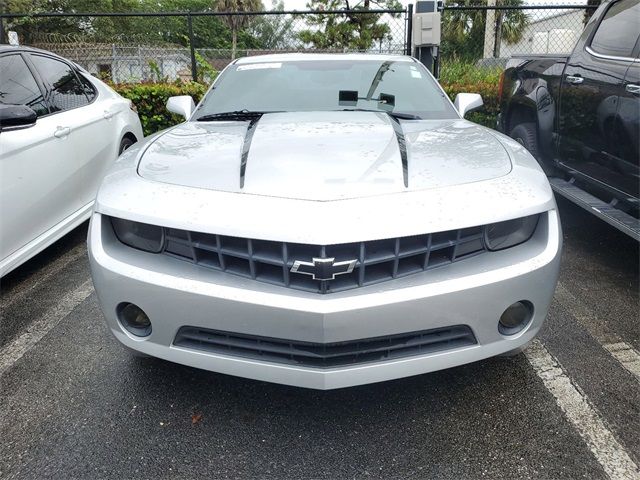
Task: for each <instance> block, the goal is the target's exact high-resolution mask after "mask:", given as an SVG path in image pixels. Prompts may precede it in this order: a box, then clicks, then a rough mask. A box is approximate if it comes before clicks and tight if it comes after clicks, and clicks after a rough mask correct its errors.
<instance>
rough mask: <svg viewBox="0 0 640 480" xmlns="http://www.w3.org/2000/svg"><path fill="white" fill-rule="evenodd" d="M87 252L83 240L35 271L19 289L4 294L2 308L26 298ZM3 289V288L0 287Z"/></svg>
mask: <svg viewBox="0 0 640 480" xmlns="http://www.w3.org/2000/svg"><path fill="white" fill-rule="evenodd" d="M86 254H87V247H86V244H85V243H84V242H83V243H81V244H80V245H76V246H75V247H73V248H72V249H71V250H69V251H68V252H66V253H64V254H63V255H61V256H59V257H57V258H56V259H55V260H53V261H52V262H51V263H48V264H47V265H46V266H45V267H44V268H42V269H41V270H39V271H37V272H34V273H33V274H32V275H31V276H30V277H29V278H28V279H27V280H25V281H23V282H21V284H20V287H19V289H15V290H14V291H12V292H11V293H10V294H9V295H8V296H6V297H5V296H4V294H3V297H4V298H2V300H3V301H2V302H1V303H0V305H1V306H2V307H1V308H2V309H5V308H7V307H8V306H10V305H12V304H14V303H15V302H17V301H18V300H20V299H22V298H24V297H25V296H26V295H28V294H29V293H31V291H32V290H33V289H34V288H36V287H37V286H38V285H41V284H42V283H43V282H46V281H47V280H49V278H51V277H52V276H54V275H55V274H57V273H58V272H59V271H60V270H62V269H63V268H64V267H66V266H67V265H69V264H70V263H71V262H73V261H75V260H77V259H78V258H80V257H83V256H85V255H86ZM0 290H1V289H0Z"/></svg>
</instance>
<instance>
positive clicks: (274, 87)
mask: <svg viewBox="0 0 640 480" xmlns="http://www.w3.org/2000/svg"><path fill="white" fill-rule="evenodd" d="M340 91H351V92H353V91H357V92H358V101H357V103H355V102H345V101H343V102H340V101H339V94H340ZM381 95H382V96H381ZM388 95H393V96H394V97H395V99H394V100H395V105H390V104H388V103H386V104H385V101H384V99H388V98H389V97H388ZM381 99H382V100H383V101H382V102H381V101H380V100H381ZM343 109H365V110H379V111H381V112H385V111H392V112H394V113H405V114H410V115H415V116H417V117H419V118H423V119H443V118H457V115H456V113H455V110H454V109H453V107H452V106H451V104H450V103H449V102H448V101H447V99H446V98H445V97H444V95H443V94H442V92H441V91H440V89H439V88H438V86H437V85H436V83H435V80H434V79H433V78H432V77H431V76H430V75H429V74H428V73H427V71H426V69H425V68H424V67H423V66H422V65H421V64H419V63H416V62H406V61H405V62H396V61H382V60H357V61H352V60H351V61H350V60H301V61H286V62H264V63H252V64H243V65H242V64H241V65H231V66H229V67H228V68H227V69H226V70H225V71H224V73H222V74H221V76H220V78H218V80H217V82H216V83H215V87H214V88H213V89H212V90H210V91H209V93H208V94H207V95H206V97H205V98H204V100H203V102H202V104H201V105H200V107H199V108H198V111H197V112H196V113H195V116H194V118H196V119H197V118H198V117H202V116H204V115H211V114H216V113H222V112H230V111H237V110H249V111H259V112H276V111H277V112H282V111H287V112H301V111H330V110H343Z"/></svg>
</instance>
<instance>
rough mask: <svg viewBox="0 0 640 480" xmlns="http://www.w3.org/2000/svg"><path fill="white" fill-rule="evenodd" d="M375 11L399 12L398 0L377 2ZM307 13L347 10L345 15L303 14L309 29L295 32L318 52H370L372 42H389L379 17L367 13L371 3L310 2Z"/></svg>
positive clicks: (312, 0) (317, 0)
mask: <svg viewBox="0 0 640 480" xmlns="http://www.w3.org/2000/svg"><path fill="white" fill-rule="evenodd" d="M375 6H376V8H380V9H401V8H402V6H401V5H400V3H399V2H398V1H397V0H379V1H378V2H375ZM307 8H308V9H309V10H317V11H322V10H346V11H345V13H344V14H324V13H314V14H312V15H305V16H304V19H305V21H306V23H307V25H309V27H310V28H308V29H306V30H302V31H300V32H299V33H298V35H299V37H300V40H302V41H303V42H304V43H306V44H311V45H313V47H314V48H316V49H319V50H336V49H337V50H364V51H366V50H369V49H370V48H372V47H373V45H374V43H375V42H381V41H383V40H385V39H386V40H391V29H390V27H389V25H388V24H387V23H384V22H382V21H381V20H382V19H381V16H380V14H377V13H367V12H368V11H369V10H371V9H370V1H369V0H364V3H363V4H362V5H360V4H356V5H355V6H350V5H349V1H348V0H310V1H309V3H307Z"/></svg>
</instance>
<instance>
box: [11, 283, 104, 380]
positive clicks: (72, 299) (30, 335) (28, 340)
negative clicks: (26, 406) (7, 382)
mask: <svg viewBox="0 0 640 480" xmlns="http://www.w3.org/2000/svg"><path fill="white" fill-rule="evenodd" d="M92 292H93V283H92V282H91V279H90V278H89V279H87V280H85V282H84V283H82V285H80V286H79V287H77V288H76V289H74V290H72V291H70V292H69V293H67V294H66V295H65V296H64V297H62V298H61V299H60V301H59V302H58V303H57V304H56V305H54V306H53V307H52V308H50V309H49V310H47V311H46V312H45V313H44V314H43V315H42V316H41V317H39V318H38V319H37V320H36V321H35V322H33V324H32V325H31V326H30V327H29V330H28V331H27V332H25V333H23V334H22V335H20V336H19V337H18V338H16V339H15V340H13V341H12V342H10V343H8V344H7V345H5V346H4V347H2V348H1V349H0V376H2V375H3V374H4V373H5V372H6V371H7V370H8V369H9V368H11V366H12V365H14V364H15V363H16V362H17V361H18V360H20V358H22V356H23V355H24V354H25V353H27V352H28V351H29V350H30V349H31V348H32V347H33V346H34V345H35V344H37V343H38V342H39V341H40V340H42V338H43V337H44V336H45V335H46V334H47V333H48V332H49V331H50V330H51V329H52V328H53V327H55V326H56V325H57V324H58V323H60V320H62V319H63V318H64V317H66V316H67V315H68V314H69V313H71V311H72V310H73V309H74V308H76V307H77V306H78V305H80V304H81V303H82V302H83V301H84V300H85V299H86V298H87V297H88V296H89V295H91V293H92Z"/></svg>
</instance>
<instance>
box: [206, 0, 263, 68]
mask: <svg viewBox="0 0 640 480" xmlns="http://www.w3.org/2000/svg"><path fill="white" fill-rule="evenodd" d="M214 8H215V10H216V11H218V12H238V13H244V12H259V11H262V10H264V6H263V5H262V1H261V0H217V2H216V4H215V7H214ZM222 19H223V21H224V23H225V24H226V25H227V27H229V29H230V30H231V58H232V59H234V58H236V52H237V50H238V32H239V31H240V30H241V29H244V28H246V27H247V26H248V25H249V23H250V21H251V18H250V17H249V16H248V15H225V16H224V17H222Z"/></svg>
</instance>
